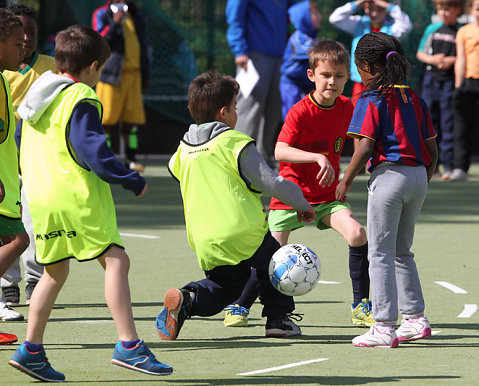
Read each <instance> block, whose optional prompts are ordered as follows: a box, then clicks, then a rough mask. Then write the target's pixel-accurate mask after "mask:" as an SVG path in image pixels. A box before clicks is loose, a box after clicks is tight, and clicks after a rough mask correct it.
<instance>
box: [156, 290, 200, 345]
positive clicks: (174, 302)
mask: <svg viewBox="0 0 479 386" xmlns="http://www.w3.org/2000/svg"><path fill="white" fill-rule="evenodd" d="M163 305H164V308H163V309H162V310H161V312H160V313H159V314H158V316H157V317H156V321H155V326H156V330H157V331H158V335H159V336H160V338H161V339H162V340H175V339H176V338H177V337H178V334H179V332H180V330H181V327H182V326H183V323H184V321H185V319H188V318H189V317H190V316H191V310H192V308H193V302H192V300H191V296H190V292H189V291H188V290H185V289H177V288H170V289H169V290H168V291H166V294H165V301H164V303H163Z"/></svg>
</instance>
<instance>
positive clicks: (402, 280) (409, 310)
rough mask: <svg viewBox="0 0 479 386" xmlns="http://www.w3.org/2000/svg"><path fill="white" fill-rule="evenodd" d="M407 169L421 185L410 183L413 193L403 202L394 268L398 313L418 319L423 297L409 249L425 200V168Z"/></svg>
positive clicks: (422, 312)
mask: <svg viewBox="0 0 479 386" xmlns="http://www.w3.org/2000/svg"><path fill="white" fill-rule="evenodd" d="M410 169H411V171H410V172H411V174H413V175H416V176H417V178H415V179H414V180H415V181H421V180H422V181H423V183H422V184H420V183H419V182H418V183H416V184H411V189H414V191H413V192H411V194H410V195H409V197H408V199H407V200H405V201H404V202H403V206H402V211H401V218H400V220H399V228H398V235H397V242H396V261H395V268H396V281H397V289H398V305H399V310H400V311H401V313H402V314H403V316H408V315H412V316H415V317H418V316H422V315H423V314H424V298H423V295H422V289H421V283H420V280H419V274H418V271H417V267H416V263H415V261H414V253H412V252H411V246H412V243H413V238H414V228H415V226H416V220H417V217H418V216H419V212H420V211H421V207H422V205H423V202H424V199H425V197H426V192H427V182H426V177H425V176H424V173H425V170H424V168H419V167H418V168H410ZM411 178H412V177H411Z"/></svg>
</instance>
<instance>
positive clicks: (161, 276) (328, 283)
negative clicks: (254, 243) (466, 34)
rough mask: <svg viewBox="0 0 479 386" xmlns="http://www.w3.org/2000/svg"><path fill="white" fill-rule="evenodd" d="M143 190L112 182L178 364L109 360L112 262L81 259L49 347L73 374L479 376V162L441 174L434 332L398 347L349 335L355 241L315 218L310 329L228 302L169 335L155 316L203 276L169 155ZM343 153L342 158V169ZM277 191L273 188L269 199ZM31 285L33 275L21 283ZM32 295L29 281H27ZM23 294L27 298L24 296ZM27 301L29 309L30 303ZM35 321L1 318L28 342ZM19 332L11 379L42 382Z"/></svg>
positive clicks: (432, 290)
mask: <svg viewBox="0 0 479 386" xmlns="http://www.w3.org/2000/svg"><path fill="white" fill-rule="evenodd" d="M145 163H146V164H147V169H146V172H145V177H146V179H147V182H148V184H149V191H148V193H147V195H146V197H145V198H143V199H139V200H138V199H135V198H134V196H133V194H131V193H129V192H127V191H125V190H123V189H122V188H121V187H117V186H113V187H112V189H113V193H114V197H115V201H116V204H117V212H118V222H119V228H120V232H121V234H122V235H123V240H124V242H125V245H126V250H127V252H128V254H129V255H130V258H131V262H132V266H131V270H130V285H131V290H132V300H133V311H134V315H135V318H136V321H137V328H138V332H139V334H140V337H141V338H142V339H144V340H145V341H146V342H147V343H148V346H149V348H150V349H151V350H152V351H153V352H154V353H155V355H156V356H157V358H158V360H160V361H162V362H165V363H167V364H169V365H172V366H173V367H174V372H173V374H172V375H170V376H165V377H154V376H149V375H145V374H142V373H138V372H133V371H127V370H125V369H122V368H120V367H118V366H114V365H112V364H110V359H111V356H112V353H113V346H114V343H115V341H116V339H117V337H116V332H115V327H114V324H113V321H112V319H111V316H110V314H109V311H108V308H107V307H106V304H105V301H104V297H103V272H102V269H101V267H100V265H99V264H97V263H95V262H89V263H77V262H74V261H72V262H71V266H70V268H71V273H72V274H71V275H70V276H69V279H68V281H67V283H66V285H65V287H64V290H63V291H62V292H61V293H60V295H59V297H58V299H57V302H56V306H55V308H54V310H53V312H52V314H51V318H50V323H48V325H47V330H46V334H45V342H46V345H45V349H46V352H47V356H48V359H49V360H50V362H51V363H52V364H53V366H54V367H55V369H57V370H58V371H61V372H63V373H65V375H66V377H67V379H66V380H67V382H69V383H70V384H76V383H78V384H92V385H93V384H99V383H110V384H111V383H118V384H125V385H127V384H139V385H149V384H153V383H154V382H158V383H160V384H161V383H163V384H168V385H288V384H294V385H310V384H319V385H363V384H374V385H387V384H389V385H390V384H396V383H401V384H404V385H433V384H434V385H435V384H444V385H450V384H464V385H473V384H479V369H478V366H477V358H478V357H479V334H478V331H479V312H477V311H476V310H477V305H478V304H479V282H478V280H477V272H479V259H478V258H477V257H478V249H479V237H478V235H479V205H478V203H477V197H478V191H479V165H477V164H476V165H474V166H473V167H472V169H471V171H470V176H469V180H468V181H465V182H444V181H440V180H439V179H436V178H435V179H433V181H432V182H431V184H430V189H429V194H428V197H427V199H426V203H425V205H424V208H423V211H422V214H421V216H420V218H419V221H418V224H417V227H416V236H415V242H414V245H413V251H414V252H415V254H416V262H417V265H418V269H419V273H420V275H421V280H422V286H423V291H424V296H425V299H426V316H427V317H428V318H429V320H430V322H431V326H432V331H433V336H432V337H431V338H430V339H427V340H420V341H417V342H409V343H404V344H401V345H400V346H399V348H397V349H368V348H357V347H354V346H353V345H352V344H351V339H352V338H353V337H355V336H356V335H359V334H361V333H363V332H365V331H366V330H365V328H366V327H355V326H353V325H352V324H351V322H350V318H351V312H350V304H349V303H350V302H351V297H352V293H351V288H350V287H351V284H350V279H349V273H348V259H347V245H346V243H345V242H344V240H343V239H342V238H341V237H340V236H339V235H337V234H336V233H335V232H334V231H331V230H329V231H318V230H316V229H315V228H314V226H312V225H307V226H306V227H304V228H302V229H300V230H298V231H296V232H293V233H292V235H291V237H290V242H298V243H303V244H306V245H308V246H310V247H311V248H312V249H313V250H314V251H316V252H317V254H318V256H319V257H320V259H321V264H322V275H321V282H320V283H319V284H318V285H317V286H316V287H315V289H314V290H313V291H312V292H310V293H309V294H307V295H304V296H302V297H297V298H296V312H298V313H302V314H304V315H303V320H302V321H301V322H299V323H298V324H299V325H300V327H301V329H302V332H303V336H302V337H300V338H292V339H291V338H288V339H272V338H269V339H266V338H264V324H265V320H264V319H262V318H261V316H260V315H261V305H260V304H259V303H257V304H255V305H254V306H253V308H252V309H251V314H250V318H249V327H246V328H231V327H229V328H226V327H224V326H223V317H224V313H221V314H218V315H217V316H215V317H210V318H200V317H193V318H191V319H190V320H186V321H185V324H184V326H183V328H182V330H181V332H180V335H179V337H178V339H177V340H175V341H161V340H160V339H159V337H158V336H157V334H156V330H155V326H154V320H155V317H156V315H157V313H158V312H159V311H160V310H161V308H162V302H163V295H164V293H165V291H166V290H167V289H168V288H170V287H179V286H182V285H184V284H186V283H188V282H189V281H191V280H197V279H200V278H202V272H201V271H200V270H199V268H198V264H197V261H196V257H195V255H194V253H193V251H192V250H191V249H190V247H189V245H188V242H187V239H186V232H185V227H184V220H183V207H182V202H181V197H180V193H179V187H178V185H177V182H176V181H174V180H173V179H172V178H171V177H170V176H169V173H168V171H167V169H166V166H165V165H166V162H165V161H159V160H152V159H150V160H146V161H145ZM344 168H345V165H344V166H343V169H344ZM366 182H367V177H358V178H357V179H356V180H355V182H354V185H353V189H352V192H351V194H350V197H349V198H350V202H351V204H352V207H353V210H354V211H355V213H356V214H357V215H358V217H359V220H360V221H361V222H362V223H363V224H365V220H366V215H365V212H366V200H367V196H366ZM267 202H268V200H267V199H265V203H267ZM21 285H23V284H21ZM22 296H23V291H22ZM21 303H22V304H23V303H24V299H23V298H22V299H21ZM16 309H17V311H19V312H22V313H24V315H25V316H26V317H27V315H28V308H27V307H26V306H22V307H17V308H16ZM26 327H27V324H26V322H10V323H5V322H0V330H1V331H5V332H10V333H14V334H16V335H18V337H19V342H22V341H23V340H24V338H25V333H26ZM16 348H17V344H14V345H11V346H0V362H1V365H0V366H1V369H2V371H1V376H0V379H1V382H0V384H2V385H22V384H31V383H32V382H35V381H34V380H33V379H32V378H30V377H28V376H27V375H25V374H22V373H20V372H18V371H15V370H14V369H13V368H11V367H10V366H8V364H7V362H8V360H9V359H10V358H11V356H12V355H13V352H14V351H15V349H16Z"/></svg>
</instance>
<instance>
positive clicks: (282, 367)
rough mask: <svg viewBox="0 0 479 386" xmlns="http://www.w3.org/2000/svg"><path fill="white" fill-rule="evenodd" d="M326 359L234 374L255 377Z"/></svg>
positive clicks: (325, 359) (321, 359)
mask: <svg viewBox="0 0 479 386" xmlns="http://www.w3.org/2000/svg"><path fill="white" fill-rule="evenodd" d="M328 359H329V358H317V359H311V360H309V361H303V362H296V363H289V364H287V365H283V366H276V367H270V368H268V369H263V370H256V371H250V372H248V373H240V374H236V375H255V374H262V373H269V372H272V371H278V370H283V369H289V368H291V367H297V366H303V365H309V364H311V363H316V362H322V361H327V360H328Z"/></svg>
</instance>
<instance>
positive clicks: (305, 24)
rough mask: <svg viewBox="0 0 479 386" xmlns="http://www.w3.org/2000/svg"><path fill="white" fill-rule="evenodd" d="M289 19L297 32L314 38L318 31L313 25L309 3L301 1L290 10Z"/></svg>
mask: <svg viewBox="0 0 479 386" xmlns="http://www.w3.org/2000/svg"><path fill="white" fill-rule="evenodd" d="M288 13H289V19H290V20H291V23H292V24H293V25H294V28H296V30H298V31H301V32H304V33H305V34H306V35H308V36H310V37H312V38H314V37H316V31H315V30H314V28H313V24H312V23H311V13H310V11H309V1H301V2H300V3H297V4H295V5H293V6H291V7H290V8H289V10H288Z"/></svg>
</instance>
